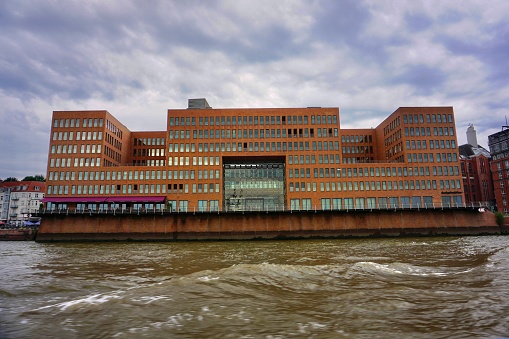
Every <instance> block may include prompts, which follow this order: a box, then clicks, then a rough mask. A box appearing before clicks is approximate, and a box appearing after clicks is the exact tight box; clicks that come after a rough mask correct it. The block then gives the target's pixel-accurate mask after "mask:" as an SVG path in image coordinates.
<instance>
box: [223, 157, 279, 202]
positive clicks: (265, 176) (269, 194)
mask: <svg viewBox="0 0 509 339" xmlns="http://www.w3.org/2000/svg"><path fill="white" fill-rule="evenodd" d="M223 175H224V181H223V182H224V190H223V192H224V197H223V201H224V206H223V207H224V209H225V211H276V210H284V208H285V164H284V161H281V162H277V161H271V162H262V161H251V162H247V163H240V162H239V163H233V162H232V163H225V164H224V165H223Z"/></svg>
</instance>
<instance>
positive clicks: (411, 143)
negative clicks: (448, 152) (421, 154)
mask: <svg viewBox="0 0 509 339" xmlns="http://www.w3.org/2000/svg"><path fill="white" fill-rule="evenodd" d="M405 144H406V149H407V150H415V149H417V150H419V149H427V147H428V141H426V140H407V141H406V142H405ZM451 148H452V149H455V148H456V140H429V149H451Z"/></svg>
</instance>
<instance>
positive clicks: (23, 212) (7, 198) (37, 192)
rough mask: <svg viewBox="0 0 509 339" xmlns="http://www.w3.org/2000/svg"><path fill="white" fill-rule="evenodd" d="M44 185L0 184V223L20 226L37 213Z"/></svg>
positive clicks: (36, 183)
mask: <svg viewBox="0 0 509 339" xmlns="http://www.w3.org/2000/svg"><path fill="white" fill-rule="evenodd" d="M45 192H46V183H45V182H40V181H16V182H5V183H0V221H3V222H8V223H12V224H16V225H21V224H22V223H23V222H24V221H27V220H29V219H30V217H31V216H32V215H34V214H36V213H37V211H39V208H40V205H41V203H42V199H43V198H44V195H45Z"/></svg>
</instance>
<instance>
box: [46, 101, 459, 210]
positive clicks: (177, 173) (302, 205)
mask: <svg viewBox="0 0 509 339" xmlns="http://www.w3.org/2000/svg"><path fill="white" fill-rule="evenodd" d="M50 139H51V140H50V149H49V156H48V171H47V194H46V198H45V200H44V201H45V202H46V204H47V205H46V207H47V208H49V209H74V208H77V209H78V210H93V211H94V210H111V209H115V210H117V209H120V210H125V209H129V210H132V209H134V210H136V209H157V210H161V209H165V210H170V211H178V212H184V211H193V212H194V211H246V210H254V211H257V210H259V211H277V210H313V209H316V210H329V209H371V208H409V207H414V208H415V207H418V208H426V207H431V206H435V207H436V206H442V205H443V206H457V205H462V204H463V202H464V194H463V187H462V177H461V172H460V162H459V154H458V146H457V138H456V129H455V123H454V112H453V108H452V107H400V108H398V109H397V110H396V111H395V112H394V113H392V114H391V115H389V116H388V117H387V118H386V119H385V120H384V121H383V122H382V123H381V124H380V125H379V126H377V127H376V128H373V129H343V130H342V129H341V128H340V115H339V109H338V108H322V107H308V108H250V109H246V108H241V109H213V108H211V107H210V106H209V105H208V103H207V101H206V100H205V99H191V100H189V105H188V108H187V109H169V110H168V113H167V126H166V130H164V131H152V132H140V131H130V130H129V129H128V128H127V127H125V126H124V125H123V124H122V123H121V122H120V121H118V120H117V119H116V118H115V117H113V116H112V115H111V114H110V113H108V112H107V111H55V112H53V118H52V128H51V138H50Z"/></svg>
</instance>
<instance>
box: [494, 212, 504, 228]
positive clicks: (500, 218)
mask: <svg viewBox="0 0 509 339" xmlns="http://www.w3.org/2000/svg"><path fill="white" fill-rule="evenodd" d="M495 220H496V222H497V225H498V226H502V225H504V214H503V213H502V212H496V213H495Z"/></svg>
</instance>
